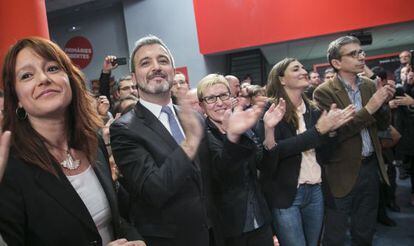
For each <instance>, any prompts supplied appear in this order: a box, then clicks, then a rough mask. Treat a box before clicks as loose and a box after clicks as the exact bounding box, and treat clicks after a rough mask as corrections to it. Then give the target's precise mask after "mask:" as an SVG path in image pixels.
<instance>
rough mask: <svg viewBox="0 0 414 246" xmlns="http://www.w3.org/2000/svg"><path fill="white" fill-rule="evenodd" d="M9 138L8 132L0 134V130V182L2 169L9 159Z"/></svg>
mask: <svg viewBox="0 0 414 246" xmlns="http://www.w3.org/2000/svg"><path fill="white" fill-rule="evenodd" d="M10 136H11V132H10V131H5V132H1V130H0V181H1V179H2V178H3V174H4V169H5V168H6V164H7V160H8V158H9V149H10Z"/></svg>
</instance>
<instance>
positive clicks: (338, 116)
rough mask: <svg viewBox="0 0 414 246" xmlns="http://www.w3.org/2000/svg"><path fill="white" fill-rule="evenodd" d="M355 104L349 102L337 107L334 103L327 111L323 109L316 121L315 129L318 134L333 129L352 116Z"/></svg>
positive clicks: (346, 121)
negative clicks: (339, 107) (341, 107)
mask: <svg viewBox="0 0 414 246" xmlns="http://www.w3.org/2000/svg"><path fill="white" fill-rule="evenodd" d="M354 115H355V106H354V105H352V104H350V105H348V106H347V107H346V108H344V109H342V110H341V109H338V108H337V107H336V104H335V103H333V104H332V105H331V109H330V110H329V113H328V112H326V111H324V112H323V113H322V115H321V116H320V117H319V120H318V122H317V123H316V129H317V130H318V131H319V133H320V134H322V135H323V134H325V133H327V132H330V131H334V130H336V129H338V128H339V127H341V126H343V125H344V124H346V123H348V122H349V121H350V120H352V119H353V118H354Z"/></svg>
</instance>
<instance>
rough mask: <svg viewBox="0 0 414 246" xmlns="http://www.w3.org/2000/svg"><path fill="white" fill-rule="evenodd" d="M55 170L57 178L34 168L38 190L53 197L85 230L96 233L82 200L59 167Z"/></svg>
mask: <svg viewBox="0 0 414 246" xmlns="http://www.w3.org/2000/svg"><path fill="white" fill-rule="evenodd" d="M54 165H57V164H54ZM56 170H57V171H58V175H59V178H57V177H56V176H54V175H52V174H50V173H49V172H46V171H44V170H42V169H39V168H36V171H35V172H36V176H35V177H36V178H35V179H36V182H37V183H38V184H39V186H40V188H42V189H43V190H44V191H45V192H46V193H48V194H49V195H50V196H51V197H53V198H54V199H55V200H56V202H58V203H59V204H60V205H61V206H62V207H63V208H64V209H66V210H67V211H68V212H69V213H70V214H72V215H73V217H75V218H77V219H78V220H79V221H80V222H82V224H84V225H85V227H86V228H88V229H90V231H92V232H95V233H97V229H96V226H95V223H94V221H93V220H92V217H91V215H90V214H89V211H88V209H87V208H86V206H85V204H84V203H83V202H82V199H81V198H80V197H79V195H78V193H77V192H76V190H75V189H74V188H73V187H72V185H71V183H70V182H69V180H68V179H67V178H66V177H65V175H64V174H63V172H62V171H61V170H60V169H59V167H57V168H56Z"/></svg>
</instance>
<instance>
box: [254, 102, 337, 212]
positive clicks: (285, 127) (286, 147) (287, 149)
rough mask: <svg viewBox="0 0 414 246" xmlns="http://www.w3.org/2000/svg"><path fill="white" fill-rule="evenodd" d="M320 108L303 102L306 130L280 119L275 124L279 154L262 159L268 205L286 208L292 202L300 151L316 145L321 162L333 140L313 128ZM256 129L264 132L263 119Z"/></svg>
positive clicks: (300, 155)
mask: <svg viewBox="0 0 414 246" xmlns="http://www.w3.org/2000/svg"><path fill="white" fill-rule="evenodd" d="M320 115H321V112H320V111H319V110H318V109H317V108H315V107H311V106H310V105H309V104H308V103H306V112H305V114H304V115H303V117H304V121H305V125H306V129H307V130H306V131H305V132H303V133H301V134H299V135H298V134H297V133H296V128H295V126H294V125H293V124H291V123H288V122H286V121H285V120H282V121H281V122H279V124H278V125H277V126H276V128H275V134H274V135H275V139H276V143H277V146H276V150H277V152H278V158H277V159H274V160H273V162H269V161H267V162H264V163H263V165H262V173H263V174H264V175H263V176H262V178H261V182H262V184H263V191H264V192H265V195H266V199H267V200H268V203H269V206H271V207H272V208H288V207H290V206H292V203H293V200H294V198H295V196H296V192H297V186H298V180H299V174H300V167H301V162H302V152H304V151H307V150H310V149H315V151H316V159H317V161H318V163H319V164H322V163H323V162H324V161H325V159H326V158H327V156H329V152H330V151H331V146H332V145H333V144H334V142H335V138H329V137H328V135H327V134H326V135H325V136H321V135H320V134H319V133H318V131H317V130H316V128H315V125H316V122H317V121H318V119H319V117H320ZM258 132H260V134H261V136H264V133H263V121H262V120H261V121H260V122H259V124H258Z"/></svg>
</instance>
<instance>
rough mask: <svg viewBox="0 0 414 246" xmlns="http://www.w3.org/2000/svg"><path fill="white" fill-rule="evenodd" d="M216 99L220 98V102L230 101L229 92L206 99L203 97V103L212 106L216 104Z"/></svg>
mask: <svg viewBox="0 0 414 246" xmlns="http://www.w3.org/2000/svg"><path fill="white" fill-rule="evenodd" d="M217 98H220V100H221V101H222V102H223V101H227V100H229V99H230V92H226V93H223V94H220V95H217V96H207V97H203V101H204V102H206V103H207V104H212V103H215V102H217Z"/></svg>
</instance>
